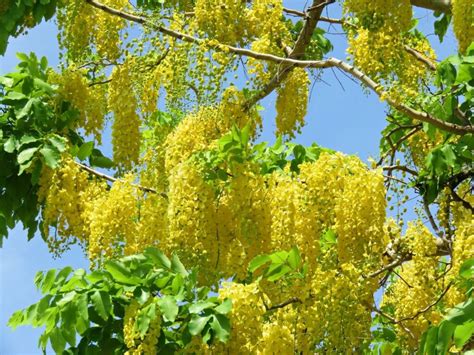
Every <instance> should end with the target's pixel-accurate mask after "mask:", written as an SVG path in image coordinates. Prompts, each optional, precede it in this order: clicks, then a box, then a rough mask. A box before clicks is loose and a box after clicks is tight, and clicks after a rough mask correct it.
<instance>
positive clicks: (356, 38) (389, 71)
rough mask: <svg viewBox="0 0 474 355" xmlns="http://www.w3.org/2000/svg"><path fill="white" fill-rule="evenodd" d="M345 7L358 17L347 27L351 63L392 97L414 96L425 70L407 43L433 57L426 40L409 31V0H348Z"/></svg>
mask: <svg viewBox="0 0 474 355" xmlns="http://www.w3.org/2000/svg"><path fill="white" fill-rule="evenodd" d="M344 9H345V11H346V12H348V13H350V14H353V15H355V16H356V17H357V19H358V24H357V27H348V44H349V47H348V53H349V54H350V55H351V57H352V58H353V60H354V64H355V65H356V66H357V67H358V68H359V69H361V70H362V72H364V73H365V74H366V75H368V76H369V77H371V78H373V79H375V80H377V81H379V82H380V83H381V84H383V85H384V87H385V89H386V90H387V91H388V93H389V94H390V96H391V98H392V99H395V100H397V101H398V100H402V99H404V98H414V97H416V96H417V94H418V92H419V89H420V85H421V79H423V78H425V77H426V76H427V75H428V70H427V68H426V67H424V66H423V65H420V62H419V61H418V60H417V59H416V58H415V57H414V56H413V55H412V54H410V53H408V52H407V51H406V46H409V47H410V48H412V49H414V50H415V51H417V52H418V53H420V55H422V56H425V57H426V58H427V59H429V60H433V59H434V52H433V50H432V49H431V47H430V45H429V42H428V41H427V40H426V39H422V38H418V37H416V36H414V35H412V34H409V33H408V31H409V30H410V27H411V18H412V7H411V4H410V1H409V0H403V1H398V0H390V1H382V0H376V1H368V0H349V1H345V2H344ZM383 97H384V95H382V98H383Z"/></svg>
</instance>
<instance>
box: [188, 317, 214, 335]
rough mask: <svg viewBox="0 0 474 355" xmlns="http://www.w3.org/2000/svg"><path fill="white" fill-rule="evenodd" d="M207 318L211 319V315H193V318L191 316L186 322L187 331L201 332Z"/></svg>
mask: <svg viewBox="0 0 474 355" xmlns="http://www.w3.org/2000/svg"><path fill="white" fill-rule="evenodd" d="M209 319H211V316H207V317H200V316H194V317H193V318H191V321H190V322H189V324H188V328H189V333H191V335H199V334H201V332H202V330H203V329H204V327H205V326H206V324H207V322H208V321H209Z"/></svg>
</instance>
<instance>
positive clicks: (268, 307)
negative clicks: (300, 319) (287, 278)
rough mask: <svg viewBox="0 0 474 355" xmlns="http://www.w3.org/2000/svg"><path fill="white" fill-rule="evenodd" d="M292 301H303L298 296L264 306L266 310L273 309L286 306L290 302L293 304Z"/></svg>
mask: <svg viewBox="0 0 474 355" xmlns="http://www.w3.org/2000/svg"><path fill="white" fill-rule="evenodd" d="M293 303H303V302H301V300H300V299H299V298H298V297H292V298H290V299H289V300H286V301H285V302H282V303H278V304H276V305H273V306H265V308H266V310H267V311H271V310H274V309H278V308H283V307H286V306H288V305H290V304H293Z"/></svg>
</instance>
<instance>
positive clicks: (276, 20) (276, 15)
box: [194, 0, 287, 45]
mask: <svg viewBox="0 0 474 355" xmlns="http://www.w3.org/2000/svg"><path fill="white" fill-rule="evenodd" d="M250 5H251V6H247V2H246V1H241V0H226V1H217V0H197V1H196V5H195V8H194V11H195V15H196V22H197V25H198V28H199V30H200V31H203V32H204V33H206V34H207V35H208V36H209V37H210V38H212V39H216V40H217V41H219V42H221V43H225V44H231V45H234V44H242V43H243V42H244V41H248V40H252V39H254V38H255V37H260V36H263V35H266V36H269V38H274V39H276V38H280V39H281V38H282V36H283V34H284V33H286V32H287V29H286V27H285V25H284V23H283V21H282V14H283V12H282V11H283V4H282V1H281V0H256V1H252V2H251V4H250Z"/></svg>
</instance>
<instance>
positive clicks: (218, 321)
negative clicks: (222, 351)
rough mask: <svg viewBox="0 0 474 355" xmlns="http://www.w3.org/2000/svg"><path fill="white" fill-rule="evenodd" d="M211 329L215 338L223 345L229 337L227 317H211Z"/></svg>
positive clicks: (218, 315) (217, 315)
mask: <svg viewBox="0 0 474 355" xmlns="http://www.w3.org/2000/svg"><path fill="white" fill-rule="evenodd" d="M211 328H212V330H213V331H214V333H215V335H216V338H217V339H219V340H220V341H221V342H223V343H225V342H226V341H227V340H228V339H229V336H230V322H229V319H227V317H225V316H223V315H221V314H216V315H213V316H212V321H211Z"/></svg>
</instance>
